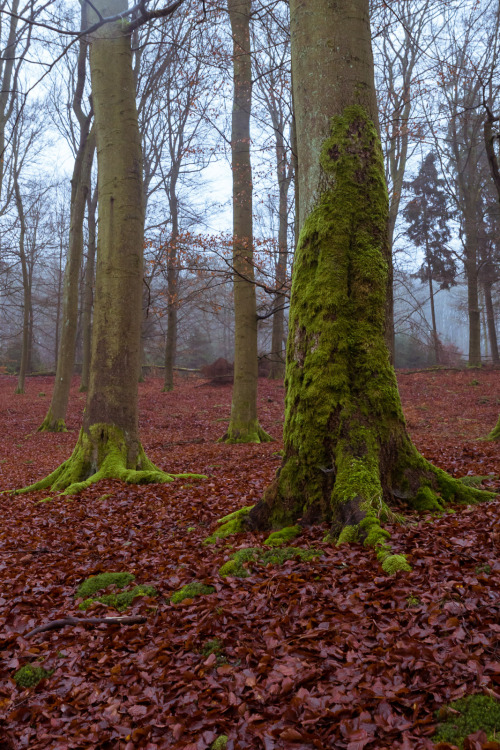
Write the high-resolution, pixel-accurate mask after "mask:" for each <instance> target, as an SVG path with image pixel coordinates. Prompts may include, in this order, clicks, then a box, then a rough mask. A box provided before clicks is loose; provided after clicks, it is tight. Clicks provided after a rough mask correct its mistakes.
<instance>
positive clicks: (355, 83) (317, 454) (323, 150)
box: [245, 0, 489, 573]
mask: <svg viewBox="0 0 500 750" xmlns="http://www.w3.org/2000/svg"><path fill="white" fill-rule="evenodd" d="M290 7H291V39H292V66H293V85H294V103H295V108H296V109H295V115H296V123H297V141H298V158H299V180H300V186H299V189H300V217H299V221H300V226H301V231H300V238H299V243H298V247H297V254H296V258H295V263H294V274H293V282H292V297H291V308H290V333H289V337H288V349H287V367H286V387H287V395H286V415H285V428H284V458H283V462H282V465H281V468H280V469H279V471H278V473H277V476H276V478H275V479H274V481H273V483H272V484H271V485H270V487H269V488H268V489H267V491H266V492H265V494H264V497H263V499H262V500H261V501H260V503H258V504H257V505H256V506H255V507H254V508H253V510H252V511H251V512H250V515H249V516H248V517H247V519H246V521H245V523H246V524H247V526H249V527H250V528H273V527H280V526H287V525H290V524H294V523H297V522H300V523H301V524H308V523H313V522H319V521H327V522H329V523H330V524H331V534H332V538H334V539H336V540H337V543H342V542H349V541H355V540H359V541H363V542H364V544H365V545H370V546H374V547H375V549H376V552H377V557H378V559H379V560H380V562H381V563H382V567H383V569H384V570H385V571H386V572H387V573H393V572H395V571H397V570H408V564H407V563H406V561H405V558H404V555H399V554H396V555H394V554H392V550H391V547H390V545H389V543H388V539H389V533H388V532H387V531H386V530H384V529H383V528H382V527H381V522H382V521H383V520H384V519H387V518H390V517H391V511H390V509H389V505H390V503H391V502H392V501H394V500H396V501H401V500H402V501H404V502H405V503H406V504H407V505H408V506H409V507H411V508H417V509H439V508H442V506H443V504H444V503H445V502H447V501H449V500H451V499H452V498H455V499H458V500H463V501H466V500H471V499H472V498H476V497H489V495H488V494H486V495H484V493H483V495H481V494H477V493H478V491H476V490H471V489H470V488H467V487H464V485H463V484H462V483H461V482H459V481H458V480H455V479H452V478H451V477H449V476H448V475H447V474H445V472H443V471H441V470H440V469H437V468H435V467H434V466H432V465H431V464H429V463H428V462H427V461H426V460H425V459H424V458H423V457H422V456H420V455H419V454H418V453H417V451H416V449H415V448H414V446H413V445H412V443H411V441H410V439H409V437H408V434H407V432H406V426H405V422H404V418H403V414H402V410H401V404H400V399H399V394H398V390H397V385H396V378H395V374H394V370H393V368H392V366H391V365H390V363H389V355H388V350H387V347H386V344H385V338H384V336H385V321H386V311H385V304H386V297H387V266H388V264H387V227H388V221H387V219H388V199H387V190H386V185H385V177H384V165H383V157H382V150H381V147H380V141H379V136H378V126H377V106H376V101H375V90H374V81H373V58H372V52H371V40H370V25H369V17H368V0H350V1H349V2H347V1H345V0H344V2H337V3H335V4H332V3H331V2H330V0H315V2H312V0H311V2H308V3H307V4H304V3H303V2H302V0H291V2H290ZM311 82H314V84H313V83H311ZM438 491H439V492H440V493H441V497H440V496H438V494H437V492H438Z"/></svg>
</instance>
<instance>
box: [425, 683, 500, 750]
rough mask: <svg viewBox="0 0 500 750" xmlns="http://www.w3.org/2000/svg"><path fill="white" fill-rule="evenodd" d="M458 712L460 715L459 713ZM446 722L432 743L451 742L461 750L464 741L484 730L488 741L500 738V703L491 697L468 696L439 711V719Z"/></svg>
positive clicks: (440, 727)
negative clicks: (470, 735)
mask: <svg viewBox="0 0 500 750" xmlns="http://www.w3.org/2000/svg"><path fill="white" fill-rule="evenodd" d="M457 712H458V713H457ZM441 718H443V719H444V721H443V722H442V723H441V724H440V725H439V726H438V730H437V732H436V734H435V735H434V737H433V738H432V741H433V742H435V743H437V742H449V743H450V744H452V745H456V746H457V747H459V748H462V747H463V742H464V739H465V738H466V737H467V736H468V735H469V734H472V733H473V732H477V731H479V730H482V731H483V732H485V733H486V736H487V737H488V740H493V739H496V740H498V739H499V736H500V702H499V701H496V700H495V699H494V698H491V697H490V696H489V695H468V696H466V697H465V698H461V699H460V700H458V701H455V702H454V703H451V704H450V705H449V706H447V707H445V708H442V709H440V710H439V711H438V719H441Z"/></svg>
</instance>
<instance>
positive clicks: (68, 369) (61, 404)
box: [38, 2, 95, 432]
mask: <svg viewBox="0 0 500 750" xmlns="http://www.w3.org/2000/svg"><path fill="white" fill-rule="evenodd" d="M87 7H88V6H87V4H86V3H85V2H84V3H82V6H81V28H82V29H85V28H87V25H88V24H87ZM87 51H88V42H87V39H86V37H82V38H81V39H80V46H79V50H78V58H77V66H76V67H77V73H76V85H75V91H74V94H73V106H72V109H73V112H74V114H75V116H76V118H77V121H78V125H79V128H80V137H79V143H78V149H77V152H76V158H75V164H74V167H73V176H72V178H71V214H70V227H69V238H68V254H67V258H66V267H65V269H64V281H63V305H62V331H61V341H60V345H59V351H58V354H57V366H56V378H55V382H54V390H53V391H52V398H51V401H50V406H49V409H48V411H47V414H46V416H45V419H44V420H43V422H42V424H41V425H40V427H39V428H38V429H39V430H40V431H41V432H65V431H66V422H65V420H66V411H67V408H68V400H69V391H70V387H71V377H72V375H73V369H74V364H75V348H76V334H77V326H78V285H79V279H80V268H81V265H82V257H83V221H84V218H85V208H86V205H87V195H88V193H89V190H90V177H91V173H92V162H93V160H94V151H95V130H91V123H92V117H93V113H92V109H90V110H89V112H84V111H83V108H82V101H83V93H84V88H85V80H86V75H87Z"/></svg>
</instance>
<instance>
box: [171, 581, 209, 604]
mask: <svg viewBox="0 0 500 750" xmlns="http://www.w3.org/2000/svg"><path fill="white" fill-rule="evenodd" d="M214 591H215V588H214V587H213V586H206V585H205V584H204V583H198V582H197V581H193V583H188V584H187V585H186V586H183V587H182V588H181V589H179V591H176V592H175V593H174V594H172V596H171V597H170V601H171V602H172V604H179V603H180V602H182V601H184V599H194V598H195V597H196V596H206V595H207V594H213V593H214Z"/></svg>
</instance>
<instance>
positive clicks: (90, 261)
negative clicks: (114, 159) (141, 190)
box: [80, 190, 97, 393]
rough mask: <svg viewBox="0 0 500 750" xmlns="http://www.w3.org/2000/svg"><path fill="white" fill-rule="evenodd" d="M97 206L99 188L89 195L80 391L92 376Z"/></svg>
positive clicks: (84, 388) (85, 386) (87, 384)
mask: <svg viewBox="0 0 500 750" xmlns="http://www.w3.org/2000/svg"><path fill="white" fill-rule="evenodd" d="M96 208H97V190H95V192H94V195H93V196H92V198H90V196H89V195H87V218H88V232H89V237H88V252H87V264H86V266H85V278H84V282H83V283H84V287H83V304H82V308H83V309H82V331H83V346H82V377H81V382H80V392H81V393H86V392H87V391H88V388H89V378H90V357H91V351H90V347H91V336H92V306H93V300H94V275H95V255H96V220H95V212H96Z"/></svg>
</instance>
